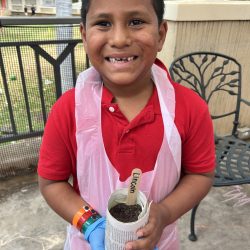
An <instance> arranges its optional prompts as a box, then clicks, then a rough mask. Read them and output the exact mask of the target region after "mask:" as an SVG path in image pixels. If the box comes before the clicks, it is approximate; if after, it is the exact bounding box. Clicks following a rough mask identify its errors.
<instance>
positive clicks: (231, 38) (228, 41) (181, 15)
mask: <svg viewBox="0 0 250 250" xmlns="http://www.w3.org/2000/svg"><path fill="white" fill-rule="evenodd" d="M179 2H181V3H182V4H179V6H178V1H175V2H170V3H171V4H169V5H168V4H167V5H166V13H168V15H167V16H166V19H167V20H168V35H167V38H166V42H165V45H164V48H163V51H162V52H161V53H160V54H159V58H160V59H162V60H163V61H164V62H165V63H166V65H167V66H170V64H171V62H172V60H173V59H174V58H177V57H178V56H180V55H183V54H185V53H188V52H192V51H214V52H219V53H223V54H226V55H228V56H231V57H234V58H235V59H236V60H238V62H239V63H240V64H241V65H242V85H243V86H242V97H243V98H244V99H247V100H250V1H247V2H244V1H243V2H242V3H244V4H243V5H239V4H238V3H239V2H237V5H236V6H235V4H236V3H235V2H236V1H230V2H231V3H233V4H231V5H230V4H229V2H228V3H227V4H228V5H226V4H225V2H224V4H220V5H218V4H217V5H216V4H212V3H211V2H210V4H204V3H203V4H198V7H200V9H199V8H198V7H197V6H195V7H192V5H191V4H190V3H189V4H186V5H185V4H184V7H183V2H185V1H179ZM194 2H195V1H194ZM204 2H205V1H204ZM217 2H218V1H217ZM192 4H193V5H195V3H192ZM178 7H179V10H178ZM222 7H223V8H222ZM218 9H219V11H220V13H221V15H219V14H218ZM194 10H195V11H197V14H195V13H194ZM232 11H234V12H233V13H234V16H233V17H232V14H230V13H232ZM223 13H224V15H223ZM235 14H238V18H237V16H235ZM213 15H214V18H213ZM183 19H186V20H187V21H185V20H183ZM195 19H198V20H195ZM213 19H215V20H213ZM230 19H238V20H230ZM216 105H226V106H227V105H231V103H230V100H220V101H218V102H217V104H216ZM212 108H213V109H214V108H217V107H212ZM241 108H242V109H241V114H240V127H245V126H247V127H250V107H248V106H246V105H245V104H243V105H242V106H241ZM227 124H228V123H227V121H226V122H225V123H224V124H221V123H220V124H216V123H215V124H214V125H215V129H216V131H218V133H220V134H224V133H229V126H227ZM222 125H223V126H222Z"/></svg>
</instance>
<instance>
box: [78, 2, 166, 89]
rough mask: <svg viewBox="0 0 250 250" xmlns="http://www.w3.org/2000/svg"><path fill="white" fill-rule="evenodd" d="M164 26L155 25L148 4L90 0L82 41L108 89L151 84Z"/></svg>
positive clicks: (82, 28)
mask: <svg viewBox="0 0 250 250" xmlns="http://www.w3.org/2000/svg"><path fill="white" fill-rule="evenodd" d="M166 30H167V27H166V23H165V22H163V23H162V24H161V25H158V19H157V16H156V13H155V10H154V8H153V5H152V1H151V0H126V1H122V0H109V1H107V0H91V3H90V7H89V10H88V13H87V20H86V26H83V25H82V26H81V32H82V38H83V43H84V47H85V50H86V52H87V53H88V56H89V59H90V61H91V63H92V65H93V66H94V67H95V68H96V69H97V71H98V72H99V73H100V74H101V76H102V79H103V81H104V84H105V85H106V86H107V87H108V88H110V89H111V90H112V89H113V88H116V87H118V86H120V87H121V86H123V87H126V86H127V87H128V86H132V85H134V87H136V86H138V87H139V86H140V87H143V86H145V85H146V84H149V83H150V82H151V66H152V64H153V63H154V60H155V57H156V55H157V52H158V51H160V50H161V48H162V46H163V43H164V39H165V35H166Z"/></svg>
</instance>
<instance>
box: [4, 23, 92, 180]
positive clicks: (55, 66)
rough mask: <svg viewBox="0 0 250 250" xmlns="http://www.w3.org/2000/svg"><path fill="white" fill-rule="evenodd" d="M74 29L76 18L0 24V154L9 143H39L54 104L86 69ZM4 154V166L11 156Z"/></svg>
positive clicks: (78, 38) (77, 28)
mask: <svg viewBox="0 0 250 250" xmlns="http://www.w3.org/2000/svg"><path fill="white" fill-rule="evenodd" d="M79 23H80V19H79V18H63V19H62V18H60V19H58V18H19V19H18V18H3V19H1V22H0V27H1V28H0V74H1V77H0V150H1V152H0V153H1V154H2V153H3V151H4V148H5V147H6V146H7V147H8V151H9V150H10V145H9V144H10V143H17V142H19V141H20V143H23V140H24V139H25V140H26V141H27V140H29V139H31V138H38V137H41V135H42V134H43V130H44V125H45V123H46V120H47V116H48V113H49V111H50V109H51V107H52V105H53V103H54V102H55V101H56V100H57V99H58V98H59V97H60V96H61V94H62V92H64V91H66V90H67V89H69V88H72V87H74V85H75V82H76V78H77V75H78V74H79V72H81V71H83V70H84V69H86V68H87V67H89V62H88V58H87V56H86V54H85V52H84V49H83V45H82V43H81V36H80V32H79ZM37 148H39V147H37ZM6 154H7V155H6ZM6 154H4V157H5V160H3V161H4V162H5V161H6V159H7V158H8V157H10V158H11V157H12V156H13V154H12V153H11V152H6ZM22 154H25V153H22ZM0 157H1V155H0ZM17 158H18V157H17ZM8 162H9V161H8ZM12 165H13V164H12ZM12 165H10V168H11V169H12V171H11V172H13V166H12ZM19 165H20V164H19ZM19 165H18V163H17V167H16V168H19ZM23 168H24V169H25V167H23ZM1 169H5V171H2V172H4V173H2V176H6V175H7V174H6V171H7V170H6V167H5V166H4V163H2V164H1V159H0V177H1ZM7 172H8V171H7ZM14 172H15V173H16V171H14ZM17 172H18V171H17Z"/></svg>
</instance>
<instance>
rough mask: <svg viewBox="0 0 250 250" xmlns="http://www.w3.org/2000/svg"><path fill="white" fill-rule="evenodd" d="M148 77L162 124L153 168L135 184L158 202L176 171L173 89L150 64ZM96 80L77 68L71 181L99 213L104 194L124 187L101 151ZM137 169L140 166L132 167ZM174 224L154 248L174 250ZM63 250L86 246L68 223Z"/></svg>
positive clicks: (178, 159) (174, 180) (170, 187)
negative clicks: (74, 172) (74, 170)
mask: <svg viewBox="0 0 250 250" xmlns="http://www.w3.org/2000/svg"><path fill="white" fill-rule="evenodd" d="M152 78H153V81H154V83H155V85H156V87H157V92H158V96H159V102H160V107H161V112H162V117H163V123H164V138H163V142H162V146H161V148H160V151H159V154H158V157H157V160H156V163H155V167H154V170H153V171H150V172H147V173H143V174H142V179H141V183H140V190H142V191H143V192H144V193H145V194H146V195H147V197H148V199H149V200H153V201H154V202H159V201H161V200H162V199H164V198H165V197H166V196H167V195H168V194H169V193H170V192H171V191H172V190H173V189H174V187H175V186H176V184H177V183H178V181H179V178H180V169H181V139H180V135H179V133H178V131H177V128H176V126H175V124H174V116H175V93H174V89H173V86H172V84H171V83H170V82H169V80H168V77H167V73H166V71H164V70H163V69H161V68H160V67H158V66H157V65H153V66H152ZM101 98H102V81H101V79H100V76H99V74H98V72H97V71H96V70H95V69H94V68H93V67H92V68H90V69H88V70H86V71H84V72H82V73H81V74H80V75H79V77H78V79H77V84H76V90H75V105H76V106H75V116H76V141H77V179H78V185H79V189H80V194H81V196H82V198H83V199H84V200H85V201H86V202H88V203H89V204H91V205H92V207H93V208H95V209H96V210H97V211H98V212H99V213H100V214H101V215H102V216H105V211H106V208H107V204H108V199H109V196H110V194H111V193H112V192H113V191H114V190H116V189H117V188H122V187H127V186H128V181H129V179H127V181H126V182H120V181H119V174H118V172H117V170H116V169H115V168H114V167H113V166H112V164H111V162H110V161H109V159H108V156H107V154H106V151H105V148H104V143H103V137H102V126H101ZM138 167H140V166H138ZM178 243H179V241H178V236H177V230H176V223H173V224H172V225H169V226H168V227H166V228H165V230H164V232H163V234H162V237H161V240H160V242H159V244H158V245H157V246H158V248H159V249H160V250H178V249H179V244H178ZM64 249H65V250H89V249H90V246H89V244H88V243H87V242H86V241H85V240H84V237H83V235H82V234H81V233H80V232H79V231H78V230H77V229H75V228H74V227H73V226H69V227H68V235H67V240H66V243H65V248H64Z"/></svg>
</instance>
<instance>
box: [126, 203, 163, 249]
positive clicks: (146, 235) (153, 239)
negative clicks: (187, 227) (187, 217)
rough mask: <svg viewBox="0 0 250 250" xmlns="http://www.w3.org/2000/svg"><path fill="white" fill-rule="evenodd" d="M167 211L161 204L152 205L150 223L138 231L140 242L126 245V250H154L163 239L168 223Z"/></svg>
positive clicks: (131, 242) (136, 241)
mask: <svg viewBox="0 0 250 250" xmlns="http://www.w3.org/2000/svg"><path fill="white" fill-rule="evenodd" d="M167 214H168V213H167V211H166V208H164V207H163V206H162V205H160V204H156V203H152V204H151V206H150V214H149V220H148V223H147V224H146V225H145V226H144V227H143V228H141V229H139V230H138V231H137V235H138V237H139V238H140V239H139V240H135V241H130V242H128V243H127V244H126V250H142V249H143V250H154V249H157V248H155V246H156V245H157V243H158V241H159V240H160V238H161V235H162V232H163V229H164V228H165V226H166V225H167V224H166V221H167V217H166V216H167Z"/></svg>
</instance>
